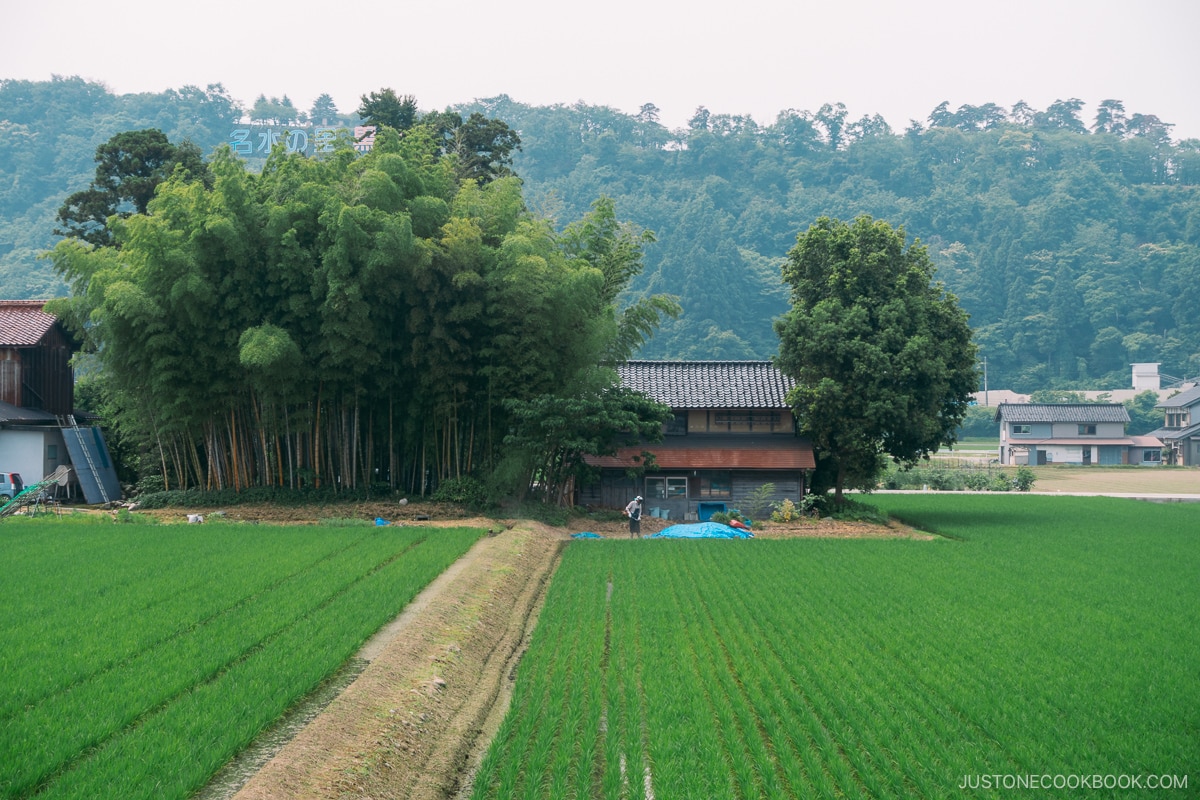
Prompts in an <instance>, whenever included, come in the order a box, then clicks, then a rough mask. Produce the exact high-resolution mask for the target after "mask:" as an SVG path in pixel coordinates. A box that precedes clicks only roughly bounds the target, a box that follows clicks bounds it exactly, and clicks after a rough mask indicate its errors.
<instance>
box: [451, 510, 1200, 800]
mask: <svg viewBox="0 0 1200 800" xmlns="http://www.w3.org/2000/svg"><path fill="white" fill-rule="evenodd" d="M871 502H873V503H875V504H877V505H879V506H880V507H882V508H884V509H886V510H887V511H888V512H890V513H891V514H893V515H895V516H897V517H899V518H901V519H902V520H904V521H906V522H908V523H910V524H912V525H915V526H918V527H920V528H924V529H926V530H930V531H936V532H938V533H940V534H942V538H939V539H937V540H934V541H917V540H846V539H792V540H777V539H772V540H750V541H737V540H733V541H664V540H660V541H653V540H650V541H634V542H629V541H606V540H599V541H581V542H576V543H574V544H572V545H571V546H570V547H569V548H568V551H567V553H566V555H565V557H564V560H563V563H562V565H561V567H560V569H559V571H558V574H557V575H556V577H555V579H554V582H553V585H552V586H551V589H550V594H549V596H548V599H547V603H546V607H545V609H544V610H543V612H542V615H541V618H540V621H539V625H538V628H537V631H536V634H535V638H534V641H533V642H532V644H531V649H530V651H529V652H528V654H527V655H526V657H525V659H524V660H523V662H522V666H521V670H520V673H519V675H518V678H517V686H516V690H515V694H514V698H513V705H512V708H511V710H510V713H509V715H508V717H507V718H506V720H505V721H504V723H503V725H502V727H501V730H500V731H499V734H498V736H497V738H496V740H495V741H494V743H493V747H492V749H491V750H490V751H489V753H488V754H487V756H486V757H485V760H484V762H483V764H482V766H481V769H480V771H479V773H478V775H477V779H476V783H475V787H474V795H473V796H474V798H477V799H479V800H482V799H483V798H514V797H519V798H572V797H578V798H583V797H602V798H614V800H615V799H616V798H649V797H653V798H658V800H662V798H676V797H687V798H759V797H763V798H809V797H819V798H825V797H851V798H854V797H873V798H903V797H915V798H939V797H1026V796H1027V797H1055V798H1057V797H1121V798H1125V797H1143V796H1144V797H1192V796H1196V794H1197V792H1200V789H1198V788H1197V786H1198V783H1200V774H1198V768H1200V505H1196V504H1161V505H1160V504H1151V503H1146V502H1141V501H1136V500H1127V499H1125V500H1122V499H1109V498H1076V497H1036V496H1025V497H1010V496H1003V497H987V496H966V497H964V496H929V495H920V496H899V495H889V496H886V497H876V498H871Z"/></svg>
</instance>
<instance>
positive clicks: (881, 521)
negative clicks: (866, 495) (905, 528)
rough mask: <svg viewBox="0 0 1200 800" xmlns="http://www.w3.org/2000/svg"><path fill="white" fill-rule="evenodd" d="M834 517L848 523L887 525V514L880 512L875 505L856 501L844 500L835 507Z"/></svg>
mask: <svg viewBox="0 0 1200 800" xmlns="http://www.w3.org/2000/svg"><path fill="white" fill-rule="evenodd" d="M832 516H833V518H834V519H840V520H844V521H846V522H872V523H875V524H876V525H887V524H888V517H887V514H885V513H883V512H882V511H880V510H879V509H878V508H876V507H875V506H873V505H868V504H866V503H860V502H858V501H856V500H847V499H845V498H843V500H842V504H841V505H840V506H838V505H834V506H833V513H832Z"/></svg>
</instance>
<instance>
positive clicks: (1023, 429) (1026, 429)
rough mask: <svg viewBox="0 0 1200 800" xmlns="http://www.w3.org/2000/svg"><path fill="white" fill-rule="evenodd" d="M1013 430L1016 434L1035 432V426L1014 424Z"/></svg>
mask: <svg viewBox="0 0 1200 800" xmlns="http://www.w3.org/2000/svg"><path fill="white" fill-rule="evenodd" d="M1012 432H1013V433H1014V434H1018V433H1033V426H1032V425H1013V426H1012Z"/></svg>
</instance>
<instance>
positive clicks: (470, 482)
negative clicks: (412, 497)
mask: <svg viewBox="0 0 1200 800" xmlns="http://www.w3.org/2000/svg"><path fill="white" fill-rule="evenodd" d="M431 499H432V500H433V501H434V502H435V503H457V504H459V505H462V506H466V507H467V508H469V509H472V510H474V511H479V510H482V509H484V508H487V505H488V499H487V487H486V486H485V485H484V483H483V481H481V480H479V479H478V478H475V477H473V476H471V475H463V476H462V477H459V478H447V479H446V480H444V481H442V482H441V483H439V484H438V487H437V489H436V490H434V492H433V494H432V495H431Z"/></svg>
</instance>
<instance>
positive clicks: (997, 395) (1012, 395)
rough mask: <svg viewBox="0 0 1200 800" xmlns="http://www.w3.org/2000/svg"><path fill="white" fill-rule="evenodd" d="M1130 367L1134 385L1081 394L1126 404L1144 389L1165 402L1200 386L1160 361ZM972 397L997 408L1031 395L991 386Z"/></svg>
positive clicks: (1095, 399) (980, 403)
mask: <svg viewBox="0 0 1200 800" xmlns="http://www.w3.org/2000/svg"><path fill="white" fill-rule="evenodd" d="M1130 366H1132V368H1133V385H1132V388H1128V389H1101V390H1086V391H1081V392H1079V394H1081V395H1083V397H1084V398H1085V399H1086V400H1089V401H1100V400H1106V401H1111V402H1113V403H1124V402H1125V401H1127V400H1132V399H1133V398H1135V397H1137V396H1138V395H1139V394H1141V393H1142V392H1154V393H1155V394H1156V395H1158V399H1159V402H1161V401H1163V400H1166V399H1167V398H1168V397H1170V396H1171V395H1173V394H1175V393H1176V392H1178V391H1179V390H1180V389H1187V388H1190V387H1193V386H1196V385H1198V384H1197V382H1196V381H1195V380H1192V379H1188V380H1182V379H1180V378H1174V377H1171V376H1169V375H1163V374H1161V373H1160V372H1159V371H1158V367H1159V364H1158V363H1155V362H1147V363H1141V364H1132V365H1130ZM1164 379H1166V383H1167V388H1163V385H1162V384H1163V382H1164ZM971 397H972V398H973V399H974V401H975V405H978V406H984V407H986V408H995V407H997V406H999V405H1002V404H1004V403H1028V402H1029V397H1030V396H1029V395H1027V394H1021V393H1020V392H1014V391H1011V390H1009V389H991V390H989V391H983V392H975V393H973V394H972V395H971Z"/></svg>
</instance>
